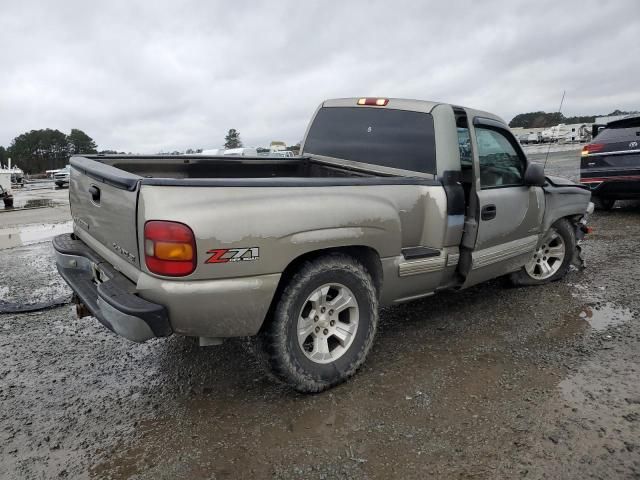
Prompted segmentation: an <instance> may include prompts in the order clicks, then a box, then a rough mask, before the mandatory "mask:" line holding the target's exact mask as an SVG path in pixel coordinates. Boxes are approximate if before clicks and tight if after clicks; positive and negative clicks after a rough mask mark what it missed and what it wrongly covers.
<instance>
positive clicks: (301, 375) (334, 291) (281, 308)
mask: <svg viewBox="0 0 640 480" xmlns="http://www.w3.org/2000/svg"><path fill="white" fill-rule="evenodd" d="M376 293H377V292H376V289H375V286H374V284H373V281H372V279H371V275H370V274H369V272H368V271H367V270H366V268H365V267H364V266H363V265H362V264H361V263H360V262H358V261H357V260H355V259H354V258H352V257H349V256H347V255H343V254H333V255H328V256H326V257H322V258H319V259H316V260H314V261H312V262H306V263H305V264H304V265H303V266H302V268H300V270H299V271H298V272H297V273H296V274H295V275H293V277H292V278H291V279H290V280H289V282H288V284H287V285H286V287H285V288H284V290H283V291H282V293H281V295H280V297H279V300H278V303H277V305H276V308H275V311H274V314H273V318H272V319H271V321H270V323H269V324H268V325H267V327H266V328H265V330H264V331H263V332H262V333H261V334H260V337H259V344H260V347H261V350H262V354H263V358H264V360H265V361H266V363H267V367H268V368H269V369H270V370H271V372H272V373H273V374H274V375H275V376H276V378H278V379H279V380H281V381H283V382H285V383H286V384H288V385H290V386H291V387H293V388H294V389H296V390H297V391H299V392H304V393H310V392H320V391H322V390H325V389H327V388H330V387H333V386H335V385H337V384H339V383H341V382H343V381H345V380H346V379H347V378H349V377H350V376H352V375H353V374H354V373H355V372H356V370H357V369H358V368H359V367H360V365H362V363H363V362H364V360H365V358H366V356H367V354H368V352H369V349H370V348H371V345H372V344H373V338H374V336H375V332H376V327H377V323H378V300H377V294H376Z"/></svg>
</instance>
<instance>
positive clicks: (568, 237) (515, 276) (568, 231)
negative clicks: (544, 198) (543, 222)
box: [509, 218, 576, 286]
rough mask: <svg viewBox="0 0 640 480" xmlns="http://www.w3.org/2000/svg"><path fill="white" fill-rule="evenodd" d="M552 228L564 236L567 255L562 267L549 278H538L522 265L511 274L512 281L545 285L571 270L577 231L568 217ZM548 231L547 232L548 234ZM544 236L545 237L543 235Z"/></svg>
mask: <svg viewBox="0 0 640 480" xmlns="http://www.w3.org/2000/svg"><path fill="white" fill-rule="evenodd" d="M551 229H555V231H556V232H557V233H558V235H560V237H562V240H563V242H564V245H565V255H564V259H563V260H562V263H561V265H560V268H559V269H558V270H557V271H556V272H555V273H554V274H553V275H552V276H551V277H549V278H545V279H538V278H534V277H532V276H531V275H529V273H528V272H527V269H526V267H522V268H521V269H520V270H518V271H517V272H514V273H512V274H511V275H510V276H509V279H510V280H511V283H512V284H513V285H515V286H525V285H526V286H528V285H544V284H546V283H550V282H555V281H557V280H560V279H561V278H563V277H564V276H565V275H566V274H567V272H568V271H569V267H570V266H571V262H572V261H573V256H574V255H575V251H576V233H575V231H574V229H573V226H572V225H571V223H570V222H569V221H568V220H567V219H564V218H562V219H560V220H558V221H557V222H555V223H554V224H553V225H551V228H550V229H549V230H551ZM547 233H548V232H545V235H547ZM543 238H544V237H543Z"/></svg>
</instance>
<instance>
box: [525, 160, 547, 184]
mask: <svg viewBox="0 0 640 480" xmlns="http://www.w3.org/2000/svg"><path fill="white" fill-rule="evenodd" d="M545 183H547V179H546V178H545V176H544V167H543V166H542V165H538V164H537V163H530V164H529V166H528V167H527V170H526V171H525V172H524V184H525V185H527V186H528V187H542V186H543V185H544V184H545Z"/></svg>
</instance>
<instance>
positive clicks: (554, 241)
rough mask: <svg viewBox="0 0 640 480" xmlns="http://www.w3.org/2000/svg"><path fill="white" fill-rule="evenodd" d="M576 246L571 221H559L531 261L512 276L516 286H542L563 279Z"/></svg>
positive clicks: (539, 245) (548, 232)
mask: <svg viewBox="0 0 640 480" xmlns="http://www.w3.org/2000/svg"><path fill="white" fill-rule="evenodd" d="M575 246H576V235H575V232H574V231H573V229H572V227H571V224H570V223H569V221H567V220H565V219H561V220H558V221H557V222H556V223H554V224H553V225H552V226H551V228H549V230H547V232H545V234H544V236H543V237H542V240H541V241H540V242H539V244H538V248H537V249H536V251H535V252H534V253H533V256H532V257H531V259H530V260H529V261H528V262H527V263H526V264H525V265H524V267H522V268H521V269H520V270H519V271H517V272H515V273H512V274H511V281H512V283H514V284H515V285H542V284H545V283H549V282H553V281H556V280H559V279H561V278H562V277H564V276H565V275H566V273H567V272H568V271H569V266H570V265H571V261H572V260H573V255H574V252H575Z"/></svg>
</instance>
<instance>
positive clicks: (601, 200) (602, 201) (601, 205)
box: [592, 196, 616, 212]
mask: <svg viewBox="0 0 640 480" xmlns="http://www.w3.org/2000/svg"><path fill="white" fill-rule="evenodd" d="M592 200H593V205H594V206H595V208H597V209H598V210H604V211H607V212H608V211H609V210H612V209H613V207H614V206H615V204H616V199H615V198H607V197H597V196H594V197H593V198H592Z"/></svg>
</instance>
